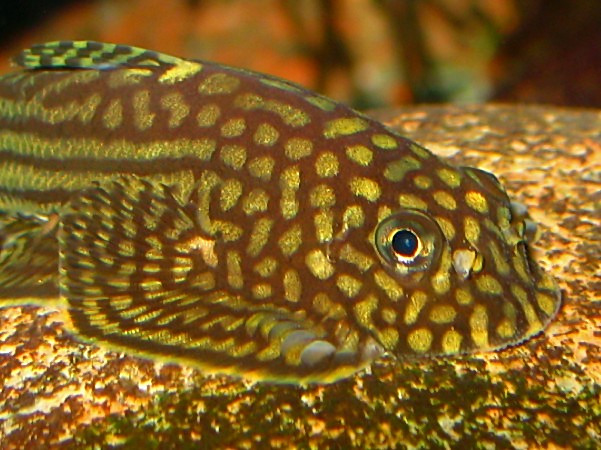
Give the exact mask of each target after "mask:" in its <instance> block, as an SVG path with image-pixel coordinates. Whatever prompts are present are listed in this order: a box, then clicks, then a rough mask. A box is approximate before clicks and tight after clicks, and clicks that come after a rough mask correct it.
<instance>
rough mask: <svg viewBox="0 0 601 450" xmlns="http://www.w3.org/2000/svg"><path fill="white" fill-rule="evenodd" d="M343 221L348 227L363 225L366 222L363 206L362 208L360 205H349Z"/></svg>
mask: <svg viewBox="0 0 601 450" xmlns="http://www.w3.org/2000/svg"><path fill="white" fill-rule="evenodd" d="M342 221H343V223H344V227H345V228H346V229H348V228H358V227H360V226H363V223H364V222H365V213H364V212H363V208H361V206H359V205H351V206H349V207H348V208H346V209H345V210H344V214H343V216H342Z"/></svg>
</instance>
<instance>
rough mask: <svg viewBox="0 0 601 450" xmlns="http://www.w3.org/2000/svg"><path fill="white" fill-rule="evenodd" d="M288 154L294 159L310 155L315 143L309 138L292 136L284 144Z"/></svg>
mask: <svg viewBox="0 0 601 450" xmlns="http://www.w3.org/2000/svg"><path fill="white" fill-rule="evenodd" d="M284 149H285V152H286V156H287V157H288V158H290V159H292V160H293V161H298V160H299V159H301V158H304V157H306V156H309V155H310V154H311V152H312V151H313V143H312V142H311V141H310V140H309V139H304V138H290V139H288V141H287V142H286V145H285V146H284Z"/></svg>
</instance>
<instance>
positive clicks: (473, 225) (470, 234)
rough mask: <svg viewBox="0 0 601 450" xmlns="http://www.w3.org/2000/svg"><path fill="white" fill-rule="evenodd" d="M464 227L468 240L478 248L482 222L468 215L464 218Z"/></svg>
mask: <svg viewBox="0 0 601 450" xmlns="http://www.w3.org/2000/svg"><path fill="white" fill-rule="evenodd" d="M463 227H464V229H465V238H466V239H467V241H468V242H469V243H470V244H472V246H473V247H475V248H478V241H479V240H480V224H479V223H478V221H477V220H476V219H474V218H473V217H472V216H467V217H465V218H464V219H463Z"/></svg>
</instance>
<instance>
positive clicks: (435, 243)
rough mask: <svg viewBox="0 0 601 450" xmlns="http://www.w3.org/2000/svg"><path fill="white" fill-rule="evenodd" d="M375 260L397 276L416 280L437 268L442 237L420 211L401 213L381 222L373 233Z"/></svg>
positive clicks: (439, 230) (437, 229) (426, 216)
mask: <svg viewBox="0 0 601 450" xmlns="http://www.w3.org/2000/svg"><path fill="white" fill-rule="evenodd" d="M374 241H375V242H374V244H375V248H376V251H377V253H378V256H379V257H380V259H381V260H382V261H383V262H384V266H385V267H387V268H388V270H390V271H392V272H393V273H395V274H397V275H400V276H407V275H412V277H411V278H412V279H413V278H415V276H417V277H420V274H422V275H423V274H424V273H425V272H426V271H427V270H433V269H434V266H435V265H437V264H438V262H439V260H440V255H441V252H442V248H443V246H444V245H448V243H446V241H445V240H444V235H443V234H442V230H441V229H440V227H439V225H438V223H436V221H435V220H434V219H432V218H431V217H430V216H429V215H427V214H426V213H424V212H422V211H418V210H413V209H405V210H402V211H400V212H397V213H394V214H391V215H390V216H388V217H386V218H384V219H383V220H381V221H380V223H379V224H378V225H377V226H376V228H375V230H374Z"/></svg>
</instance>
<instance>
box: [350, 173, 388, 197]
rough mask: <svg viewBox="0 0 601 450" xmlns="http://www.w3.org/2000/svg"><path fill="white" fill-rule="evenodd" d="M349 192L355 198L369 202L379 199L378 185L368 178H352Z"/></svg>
mask: <svg viewBox="0 0 601 450" xmlns="http://www.w3.org/2000/svg"><path fill="white" fill-rule="evenodd" d="M350 188H351V192H352V193H353V194H354V195H355V196H356V197H363V198H365V199H366V200H368V201H370V202H375V201H376V200H378V198H380V194H381V191H380V185H379V184H378V183H377V182H375V181H374V180H372V179H370V178H364V177H353V178H352V179H351V181H350Z"/></svg>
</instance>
